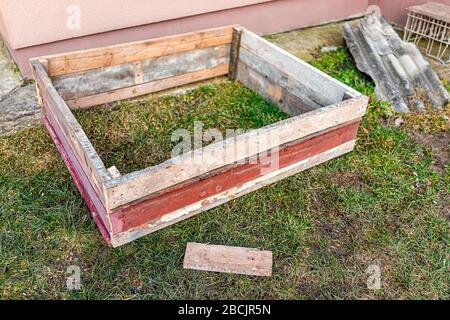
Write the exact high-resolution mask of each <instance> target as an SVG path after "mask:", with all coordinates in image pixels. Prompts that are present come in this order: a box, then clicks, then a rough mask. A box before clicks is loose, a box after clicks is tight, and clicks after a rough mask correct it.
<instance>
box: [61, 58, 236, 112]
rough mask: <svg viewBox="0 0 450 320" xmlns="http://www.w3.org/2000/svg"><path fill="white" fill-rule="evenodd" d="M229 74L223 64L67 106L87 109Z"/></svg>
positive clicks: (99, 95)
mask: <svg viewBox="0 0 450 320" xmlns="http://www.w3.org/2000/svg"><path fill="white" fill-rule="evenodd" d="M227 73H228V64H223V65H219V66H217V67H214V68H211V69H205V70H200V71H194V72H189V73H184V74H180V75H177V76H173V77H170V78H166V79H161V80H156V81H151V82H147V83H143V84H140V85H136V86H132V87H127V88H122V89H116V90H112V91H108V92H105V93H100V94H96V95H93V96H88V97H83V98H78V99H73V100H68V101H67V105H68V106H69V107H70V108H71V109H86V108H90V107H94V106H98V105H101V104H105V103H110V102H115V101H119V100H125V99H131V98H135V97H139V96H142V95H146V94H150V93H154V92H158V91H162V90H166V89H172V88H175V87H178V86H183V85H186V84H191V83H195V82H199V81H203V80H207V79H211V78H215V77H220V76H223V75H226V74H227Z"/></svg>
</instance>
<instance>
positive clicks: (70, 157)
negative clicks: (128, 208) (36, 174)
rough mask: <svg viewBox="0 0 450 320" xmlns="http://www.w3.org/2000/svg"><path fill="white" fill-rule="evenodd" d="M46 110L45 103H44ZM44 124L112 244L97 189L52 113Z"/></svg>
mask: <svg viewBox="0 0 450 320" xmlns="http://www.w3.org/2000/svg"><path fill="white" fill-rule="evenodd" d="M44 108H45V102H44ZM43 122H44V124H45V126H46V127H47V130H48V132H49V134H50V136H51V138H52V140H53V142H54V143H55V145H56V148H57V149H58V151H59V153H60V154H61V157H62V158H63V160H64V163H65V164H66V166H67V168H68V170H69V172H70V175H71V176H72V179H73V180H74V182H75V184H76V186H77V188H78V190H79V191H80V193H81V195H82V196H83V198H84V200H85V202H86V205H87V206H88V208H89V210H90V212H91V214H92V217H93V218H94V221H95V223H96V224H97V226H98V228H99V229H100V232H101V234H102V236H103V238H104V239H105V240H106V242H107V243H108V244H110V243H111V238H110V233H109V230H110V227H109V221H103V218H102V216H103V217H107V214H106V209H105V207H104V206H103V204H102V202H101V201H100V198H99V196H98V195H97V194H96V191H95V189H94V188H93V186H92V184H91V183H90V181H89V178H88V176H87V175H86V174H85V172H84V171H83V169H82V167H81V165H80V163H79V161H78V159H77V157H76V156H75V154H74V153H73V151H72V149H71V145H70V144H69V143H68V141H67V138H66V137H65V135H64V133H63V131H62V129H61V128H60V127H59V123H58V122H57V120H56V119H55V118H54V116H53V115H52V113H51V112H46V113H45V116H44V118H43Z"/></svg>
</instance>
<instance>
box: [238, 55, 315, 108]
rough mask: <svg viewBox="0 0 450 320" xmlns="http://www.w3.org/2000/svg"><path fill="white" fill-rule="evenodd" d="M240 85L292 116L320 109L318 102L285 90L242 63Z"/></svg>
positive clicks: (240, 63) (239, 72) (240, 62)
mask: <svg viewBox="0 0 450 320" xmlns="http://www.w3.org/2000/svg"><path fill="white" fill-rule="evenodd" d="M236 78H237V79H236V80H238V81H239V82H240V83H242V84H243V85H245V86H246V87H247V88H249V89H251V90H253V91H255V92H257V93H258V94H260V95H261V96H262V97H263V98H265V99H267V100H269V101H270V102H272V103H273V104H275V105H277V106H278V107H279V108H280V110H283V111H284V112H285V113H287V114H289V115H291V116H297V115H299V114H302V113H306V112H309V111H312V110H315V109H318V108H320V107H321V106H320V105H318V104H317V103H316V102H314V101H311V100H309V99H308V98H306V99H305V97H304V98H303V99H302V98H300V97H299V96H296V95H294V94H292V93H291V92H289V91H288V90H286V89H285V88H283V87H282V86H281V85H280V83H279V82H276V81H273V80H272V79H271V78H269V77H267V76H264V75H262V74H261V73H259V72H258V71H256V70H255V69H253V68H251V67H249V66H248V65H246V64H245V63H243V62H242V61H239V63H238V66H237V77H236Z"/></svg>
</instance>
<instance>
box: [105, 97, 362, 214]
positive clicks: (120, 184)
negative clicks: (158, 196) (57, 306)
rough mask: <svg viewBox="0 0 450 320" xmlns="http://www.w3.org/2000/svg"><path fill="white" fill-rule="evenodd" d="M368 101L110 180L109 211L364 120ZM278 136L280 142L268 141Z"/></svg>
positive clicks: (321, 111) (329, 108) (337, 107)
mask: <svg viewBox="0 0 450 320" xmlns="http://www.w3.org/2000/svg"><path fill="white" fill-rule="evenodd" d="M366 106H367V98H366V97H364V96H360V97H357V98H354V99H351V100H346V101H343V102H340V103H338V104H335V105H332V106H327V107H323V108H320V109H317V110H314V111H311V112H308V113H305V114H301V115H298V116H296V117H293V118H289V119H286V120H283V121H280V122H277V123H275V124H272V125H269V126H266V127H263V128H260V129H256V130H252V131H250V132H247V133H245V134H242V135H239V136H237V137H236V138H232V139H227V140H224V141H222V142H219V143H214V144H210V145H208V146H206V147H204V148H202V149H201V151H202V153H201V156H200V157H198V153H196V152H193V151H191V152H188V153H185V154H182V155H180V156H178V157H175V158H172V159H169V160H167V161H165V162H163V163H161V164H159V165H156V166H153V167H150V168H146V169H143V170H141V171H136V172H132V173H129V174H127V175H124V176H122V177H120V178H118V179H114V180H111V181H107V182H106V183H105V185H106V188H107V195H108V199H109V209H114V208H117V207H120V206H122V205H125V204H128V203H130V202H133V201H136V200H139V199H141V198H143V197H146V196H148V195H151V194H153V193H156V192H159V191H161V190H164V189H166V188H169V187H172V186H174V185H176V184H179V183H182V182H185V181H188V180H190V179H192V178H195V177H200V176H202V175H204V174H206V173H208V172H210V171H213V170H216V169H218V168H221V167H224V166H227V165H229V164H232V163H234V162H239V161H242V160H244V159H246V158H249V157H252V156H255V155H257V154H258V153H261V152H264V151H267V150H270V149H272V148H274V147H277V146H279V145H284V144H286V143H289V142H292V141H295V140H298V139H301V138H304V137H306V136H308V135H311V134H314V133H317V132H321V131H323V130H326V129H329V128H332V127H335V126H338V125H340V124H343V123H347V122H350V121H352V120H356V119H359V118H361V117H362V116H363V115H364V113H365V110H366ZM272 135H276V137H277V139H276V140H275V139H274V140H272V141H267V140H268V139H267V137H270V136H272Z"/></svg>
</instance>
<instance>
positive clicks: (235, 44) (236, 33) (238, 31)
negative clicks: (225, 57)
mask: <svg viewBox="0 0 450 320" xmlns="http://www.w3.org/2000/svg"><path fill="white" fill-rule="evenodd" d="M243 30H244V29H243V28H242V27H234V28H233V39H232V42H231V49H230V71H229V72H228V77H229V78H230V79H231V80H235V79H236V73H237V67H238V61H239V50H240V49H241V35H242V31H243Z"/></svg>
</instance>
